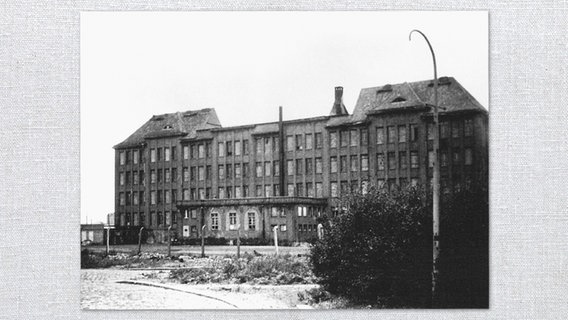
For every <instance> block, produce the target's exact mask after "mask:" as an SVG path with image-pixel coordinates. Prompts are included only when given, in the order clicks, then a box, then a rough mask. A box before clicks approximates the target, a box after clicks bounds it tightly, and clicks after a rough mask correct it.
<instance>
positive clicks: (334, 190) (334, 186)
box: [330, 182, 337, 197]
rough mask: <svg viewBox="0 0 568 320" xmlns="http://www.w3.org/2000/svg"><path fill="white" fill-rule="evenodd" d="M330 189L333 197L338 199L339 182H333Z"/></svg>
mask: <svg viewBox="0 0 568 320" xmlns="http://www.w3.org/2000/svg"><path fill="white" fill-rule="evenodd" d="M330 187H331V196H332V197H337V182H332V183H331V186H330Z"/></svg>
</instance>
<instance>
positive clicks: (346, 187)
mask: <svg viewBox="0 0 568 320" xmlns="http://www.w3.org/2000/svg"><path fill="white" fill-rule="evenodd" d="M339 189H340V192H341V194H347V193H348V192H349V185H348V184H347V181H341V184H340V185H339Z"/></svg>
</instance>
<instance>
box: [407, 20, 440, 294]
mask: <svg viewBox="0 0 568 320" xmlns="http://www.w3.org/2000/svg"><path fill="white" fill-rule="evenodd" d="M414 32H418V33H419V34H420V35H422V37H424V40H426V43H427V44H428V47H429V48H430V52H431V53H432V61H433V62H434V105H433V109H434V174H433V180H434V181H433V196H432V233H433V234H432V250H433V252H432V254H433V256H432V304H433V305H434V303H435V301H436V293H437V292H436V289H437V288H436V287H437V284H438V258H439V256H440V242H439V237H440V162H439V149H440V126H439V121H438V71H437V68H436V55H435V54H434V49H432V45H431V44H430V41H429V40H428V38H427V37H426V35H425V34H424V33H422V31H420V30H416V29H414V30H412V31H410V34H409V35H408V40H409V41H411V40H412V33H414Z"/></svg>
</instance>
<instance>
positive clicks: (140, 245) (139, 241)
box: [138, 227, 144, 254]
mask: <svg viewBox="0 0 568 320" xmlns="http://www.w3.org/2000/svg"><path fill="white" fill-rule="evenodd" d="M143 230H144V227H142V228H140V232H138V254H140V251H141V250H142V231H143Z"/></svg>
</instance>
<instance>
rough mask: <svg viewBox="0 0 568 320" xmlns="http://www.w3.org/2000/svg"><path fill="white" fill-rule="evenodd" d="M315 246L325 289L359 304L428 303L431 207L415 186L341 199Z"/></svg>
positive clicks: (314, 257) (315, 263)
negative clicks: (342, 209)
mask: <svg viewBox="0 0 568 320" xmlns="http://www.w3.org/2000/svg"><path fill="white" fill-rule="evenodd" d="M340 207H342V208H345V211H344V212H343V213H340V214H338V215H337V216H335V217H333V218H331V219H330V221H329V224H328V227H327V228H326V229H325V232H324V237H323V239H322V240H318V241H316V242H315V244H314V245H313V246H312V249H311V261H312V264H313V268H314V273H315V274H316V276H318V277H319V279H320V283H321V284H322V285H323V287H324V289H326V290H328V291H329V292H331V293H332V294H337V295H339V296H343V297H345V298H348V299H351V300H354V301H358V302H361V303H371V304H375V305H376V304H379V305H388V306H391V307H395V306H403V307H421V306H427V305H428V303H429V302H428V301H427V298H428V297H429V292H430V268H431V262H432V260H431V259H432V258H431V255H432V249H431V248H432V247H431V235H432V233H431V211H430V210H429V208H430V205H429V201H427V199H426V196H425V193H424V192H422V191H421V190H419V189H417V188H408V189H400V190H395V191H392V192H390V193H389V192H387V191H386V190H384V189H374V188H372V189H371V190H370V192H369V193H368V194H366V195H361V194H351V195H349V196H347V197H345V198H344V199H342V201H341V204H340Z"/></svg>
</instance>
